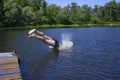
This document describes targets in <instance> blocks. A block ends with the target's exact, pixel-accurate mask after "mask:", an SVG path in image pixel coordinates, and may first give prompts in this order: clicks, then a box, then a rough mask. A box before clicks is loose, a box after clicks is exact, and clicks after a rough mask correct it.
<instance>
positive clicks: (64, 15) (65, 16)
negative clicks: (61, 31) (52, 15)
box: [57, 4, 70, 24]
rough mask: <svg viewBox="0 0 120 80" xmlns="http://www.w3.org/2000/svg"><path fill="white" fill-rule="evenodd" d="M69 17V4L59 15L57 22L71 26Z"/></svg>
mask: <svg viewBox="0 0 120 80" xmlns="http://www.w3.org/2000/svg"><path fill="white" fill-rule="evenodd" d="M69 15H70V6H69V4H68V5H67V6H66V7H64V8H62V9H61V10H60V11H59V13H58V15H57V20H58V21H59V23H60V24H70V21H69Z"/></svg>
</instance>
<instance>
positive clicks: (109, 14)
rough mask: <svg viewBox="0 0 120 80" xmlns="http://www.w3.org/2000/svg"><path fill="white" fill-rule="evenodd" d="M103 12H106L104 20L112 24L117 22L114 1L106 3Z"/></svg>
mask: <svg viewBox="0 0 120 80" xmlns="http://www.w3.org/2000/svg"><path fill="white" fill-rule="evenodd" d="M105 10H106V19H107V20H108V21H112V22H115V21H117V3H116V1H115V0H112V1H110V2H109V3H106V5H105Z"/></svg>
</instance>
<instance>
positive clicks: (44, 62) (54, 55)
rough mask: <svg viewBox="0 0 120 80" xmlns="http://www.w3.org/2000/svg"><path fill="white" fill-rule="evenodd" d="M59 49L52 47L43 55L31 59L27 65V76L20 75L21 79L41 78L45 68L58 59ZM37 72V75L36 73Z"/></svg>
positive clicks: (36, 79)
mask: <svg viewBox="0 0 120 80" xmlns="http://www.w3.org/2000/svg"><path fill="white" fill-rule="evenodd" d="M58 55H59V50H57V49H53V50H51V51H50V52H48V53H47V54H46V55H45V56H43V57H41V58H37V59H36V60H35V61H34V60H33V61H31V64H30V65H29V69H28V70H29V71H28V72H29V73H28V72H27V77H26V76H25V75H24V73H23V75H22V77H23V80H38V79H41V78H42V77H43V76H42V75H43V73H44V72H45V71H46V70H47V68H48V67H49V66H51V65H53V64H54V63H56V62H55V61H56V60H57V59H58ZM37 74H38V75H37Z"/></svg>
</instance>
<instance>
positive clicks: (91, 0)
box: [46, 0, 120, 8]
mask: <svg viewBox="0 0 120 80" xmlns="http://www.w3.org/2000/svg"><path fill="white" fill-rule="evenodd" d="M46 1H47V3H48V5H50V4H56V5H58V6H61V7H65V6H67V5H68V4H71V3H72V2H76V3H77V5H79V6H82V5H84V4H87V5H88V6H91V7H92V8H93V7H94V5H96V4H98V5H101V6H104V5H105V4H106V3H107V2H110V1H111V0H46ZM116 2H120V0H116Z"/></svg>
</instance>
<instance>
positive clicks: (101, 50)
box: [0, 27, 120, 80]
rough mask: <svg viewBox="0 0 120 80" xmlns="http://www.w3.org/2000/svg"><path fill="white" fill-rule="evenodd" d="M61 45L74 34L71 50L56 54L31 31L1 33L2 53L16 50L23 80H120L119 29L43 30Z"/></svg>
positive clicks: (0, 48)
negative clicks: (62, 36)
mask: <svg viewBox="0 0 120 80" xmlns="http://www.w3.org/2000/svg"><path fill="white" fill-rule="evenodd" d="M42 31H44V32H45V33H46V34H47V35H49V36H51V37H54V38H56V39H58V41H61V35H62V34H63V33H68V34H71V36H72V37H71V40H72V41H73V43H74V46H73V48H72V49H71V50H64V51H57V50H55V51H53V50H50V49H49V48H48V46H47V45H46V44H44V43H43V42H41V41H39V40H38V39H33V38H32V39H28V38H27V32H28V30H10V31H7V30H6V31H0V52H7V51H8V52H9V51H12V50H14V49H15V50H16V51H17V52H18V53H19V57H20V61H21V66H20V68H21V74H22V78H23V80H120V28H101V27H100V28H75V29H74V28H61V29H59V28H57V29H42Z"/></svg>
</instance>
